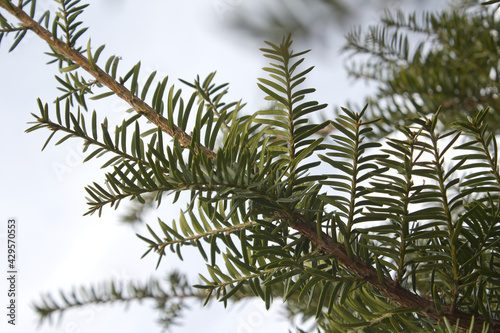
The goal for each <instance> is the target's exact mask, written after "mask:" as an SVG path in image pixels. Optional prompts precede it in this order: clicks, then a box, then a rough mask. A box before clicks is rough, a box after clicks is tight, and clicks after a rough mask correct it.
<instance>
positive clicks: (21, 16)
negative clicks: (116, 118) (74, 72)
mask: <svg viewBox="0 0 500 333" xmlns="http://www.w3.org/2000/svg"><path fill="white" fill-rule="evenodd" d="M7 3H9V4H7ZM0 7H1V8H3V9H5V10H6V11H8V12H9V13H10V14H12V15H14V16H15V17H16V18H17V19H18V20H19V21H21V22H22V24H23V25H24V26H25V27H26V28H28V29H30V30H31V31H33V32H34V33H35V34H37V35H38V36H39V37H40V38H42V39H43V40H44V41H46V42H47V43H48V44H49V45H50V46H52V47H53V48H54V49H55V50H57V52H59V53H61V54H62V55H64V56H65V57H67V58H68V59H71V60H72V61H73V62H75V63H76V64H77V65H79V66H80V67H82V68H83V69H84V70H85V71H87V72H88V73H89V74H91V75H92V76H93V77H95V78H96V80H97V81H99V82H100V83H102V84H103V85H105V86H106V87H108V88H109V89H110V90H111V91H113V92H114V93H115V94H116V95H117V96H118V97H120V98H121V99H123V100H124V101H126V102H127V103H128V104H129V105H130V106H131V107H132V108H134V110H135V111H137V113H139V114H141V115H143V116H144V117H146V118H147V119H148V120H149V121H151V122H152V123H154V124H155V125H157V126H159V127H160V128H161V129H162V131H164V132H166V133H167V134H169V135H170V136H172V137H174V136H177V140H178V141H179V142H180V143H181V144H182V145H183V146H184V147H185V146H188V145H189V144H191V142H192V138H191V136H190V135H189V134H187V133H186V132H184V131H183V130H182V129H181V128H180V127H178V126H176V125H173V127H170V126H169V124H168V121H167V119H166V118H165V117H163V116H162V115H160V114H158V113H157V112H156V111H155V109H153V108H152V107H151V106H149V105H148V104H147V103H146V102H144V101H143V100H142V99H140V98H138V97H137V96H134V95H133V94H132V93H131V92H130V90H129V89H127V88H126V87H125V86H124V85H122V84H120V83H119V82H117V81H116V80H114V79H113V78H112V77H111V76H110V75H109V74H108V73H106V72H105V71H103V70H102V69H101V68H100V67H98V66H97V65H95V64H91V63H90V62H89V60H88V59H87V58H86V57H84V56H83V55H82V54H81V53H80V52H78V51H77V50H75V49H74V48H71V47H69V46H68V45H67V44H66V43H65V42H63V41H61V40H60V39H54V38H53V36H52V34H51V33H50V31H48V30H47V29H45V28H44V27H42V26H41V25H40V24H39V23H38V22H36V21H35V20H33V19H32V18H31V17H30V16H29V15H28V14H26V13H25V12H24V11H23V10H22V9H21V8H19V7H17V6H15V5H13V4H12V3H11V2H10V1H8V0H5V1H0ZM199 147H200V149H201V151H203V152H204V153H205V154H206V155H207V156H208V157H210V158H214V157H215V153H214V152H213V151H212V150H210V149H208V148H207V147H204V146H202V145H200V146H199Z"/></svg>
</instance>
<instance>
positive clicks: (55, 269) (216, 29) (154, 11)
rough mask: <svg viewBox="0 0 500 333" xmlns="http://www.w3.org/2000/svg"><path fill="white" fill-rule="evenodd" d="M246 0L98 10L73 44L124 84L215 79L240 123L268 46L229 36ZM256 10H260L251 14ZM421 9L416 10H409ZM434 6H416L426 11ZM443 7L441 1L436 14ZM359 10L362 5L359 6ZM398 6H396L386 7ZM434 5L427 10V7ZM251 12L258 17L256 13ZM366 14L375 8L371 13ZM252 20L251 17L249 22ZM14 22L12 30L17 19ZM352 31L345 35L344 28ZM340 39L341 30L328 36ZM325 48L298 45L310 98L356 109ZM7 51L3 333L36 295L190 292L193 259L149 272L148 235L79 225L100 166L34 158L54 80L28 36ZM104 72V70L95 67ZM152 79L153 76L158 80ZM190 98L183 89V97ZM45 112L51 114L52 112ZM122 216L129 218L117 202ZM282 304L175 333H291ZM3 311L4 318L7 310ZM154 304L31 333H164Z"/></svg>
mask: <svg viewBox="0 0 500 333" xmlns="http://www.w3.org/2000/svg"><path fill="white" fill-rule="evenodd" d="M38 3H39V6H40V7H41V8H53V6H54V5H53V2H52V1H49V0H45V1H43V0H41V1H40V0H39V1H38ZM250 3H251V2H250V1H247V0H203V1H202V0H190V1H161V2H160V1H153V0H143V1H131V0H101V1H94V2H93V3H92V5H91V6H90V7H89V8H88V9H87V10H86V12H85V14H84V15H83V18H84V20H85V22H84V24H85V26H89V27H90V29H89V32H88V33H87V34H85V35H84V36H83V37H82V38H81V43H85V42H86V41H87V38H89V37H92V45H93V46H94V47H97V46H98V45H101V44H106V49H105V51H104V53H103V54H102V55H101V61H102V63H104V60H105V59H107V57H109V56H110V55H112V54H116V55H120V56H122V57H123V61H122V62H121V67H120V68H121V71H122V73H123V72H125V71H128V69H129V68H131V67H132V66H133V65H134V64H135V63H136V62H138V61H139V60H140V61H141V63H142V66H141V73H142V75H143V76H144V77H147V75H148V74H149V73H151V72H152V71H154V70H157V71H158V74H160V76H164V75H168V76H169V77H170V80H169V83H170V84H171V83H175V84H176V86H181V85H182V84H181V83H180V82H178V81H177V78H182V79H185V80H187V81H192V80H193V79H194V78H195V76H196V75H197V74H199V75H200V77H202V78H203V77H205V76H206V75H207V74H208V73H210V72H212V71H214V70H217V75H216V79H215V80H216V82H218V83H224V82H229V83H230V94H229V96H228V98H231V99H227V101H232V100H239V99H240V98H243V100H244V101H245V102H248V105H247V107H246V108H245V112H252V110H256V109H257V108H259V107H262V106H265V105H266V104H265V102H264V101H262V97H263V95H262V94H261V92H260V91H259V89H258V87H257V85H256V79H257V77H259V76H262V75H264V74H263V72H262V70H261V68H262V67H264V66H265V65H266V60H265V58H263V57H262V56H261V54H260V51H258V49H259V48H260V47H263V46H265V44H264V43H263V42H262V41H261V40H260V39H258V38H252V37H250V36H249V35H247V34H244V33H242V32H241V31H236V30H235V29H234V27H233V26H232V25H230V24H229V19H230V17H231V15H234V14H235V13H236V11H237V10H239V9H241V8H240V6H249V5H250ZM257 3H258V2H257ZM417 3H418V1H417ZM430 3H431V2H425V1H424V2H422V3H421V4H420V5H422V4H426V5H428V6H430ZM443 3H445V1H439V5H443ZM356 4H357V5H358V7H359V5H360V4H366V1H357V2H355V4H354V5H355V6H356ZM391 4H392V5H391V6H396V5H397V2H391ZM436 5H438V4H437V2H434V3H433V4H432V6H436ZM256 6H257V5H256ZM369 8H371V7H369ZM251 14H252V12H249V15H251ZM381 14H382V9H373V8H372V9H369V10H366V13H364V14H363V16H362V17H363V20H362V21H359V20H360V17H359V16H358V18H357V19H356V20H358V21H356V20H354V19H353V23H361V22H362V23H363V24H364V25H365V24H367V23H369V22H372V23H373V22H374V21H376V19H377V18H378V17H380V15H381ZM11 22H15V20H14V19H12V20H11ZM349 25H351V24H349ZM335 29H337V30H335ZM323 32H324V36H326V37H327V38H324V39H311V40H302V42H301V43H300V45H295V50H296V51H301V50H303V49H308V48H311V49H312V51H311V53H310V54H309V55H308V56H307V57H306V65H307V66H310V65H315V66H316V68H315V70H314V71H313V72H312V73H311V74H310V75H309V79H308V81H307V82H308V84H309V86H311V87H316V88H317V89H318V91H317V93H316V94H315V95H314V98H315V99H317V100H318V101H320V102H321V103H323V102H326V103H328V104H329V105H330V106H329V108H328V112H331V111H332V110H333V107H334V106H343V105H346V101H348V100H349V101H353V102H357V103H358V104H362V103H363V96H365V95H366V94H367V92H369V91H370V88H369V87H367V86H366V85H365V84H363V83H357V84H354V83H353V81H352V80H351V79H347V78H346V74H345V71H344V70H343V67H342V57H341V56H340V54H339V49H340V47H341V46H342V43H343V37H342V36H343V32H342V31H339V30H338V26H335V25H331V26H326V27H325V30H324V31H323ZM8 47H10V46H9V43H8V40H7V41H4V45H2V46H1V47H0V120H1V124H2V127H1V128H2V130H1V131H0V142H1V144H0V152H1V156H2V162H1V164H0V175H1V176H0V189H1V191H0V202H1V205H0V219H1V221H2V223H1V226H2V227H1V229H0V249H1V251H0V268H1V271H2V272H5V271H6V263H7V260H6V259H7V258H6V257H7V255H6V251H5V247H6V246H5V240H6V230H7V229H6V222H7V219H8V218H10V217H14V218H16V219H17V220H18V263H17V264H18V267H19V274H18V284H17V289H18V298H17V305H18V310H17V325H16V327H15V328H13V327H12V326H11V325H7V324H6V321H7V319H6V316H5V314H6V313H7V310H6V309H5V307H6V304H7V303H6V302H7V295H6V294H7V293H6V289H7V283H6V282H7V281H6V278H3V275H0V276H2V277H1V278H0V308H1V309H2V310H0V318H1V319H0V332H35V331H36V326H37V320H38V319H37V316H36V314H35V313H34V311H32V309H31V304H32V302H33V301H39V300H40V295H41V294H45V293H49V292H50V293H52V294H54V295H56V296H57V293H58V292H59V290H63V291H66V292H68V291H70V290H71V289H72V288H75V287H76V288H78V287H79V286H89V285H90V284H93V285H96V284H98V283H101V282H103V281H107V280H109V279H115V280H134V281H146V280H147V279H148V278H149V277H151V276H156V277H162V276H164V274H165V272H168V271H171V270H172V269H176V268H177V269H180V270H181V271H183V272H187V273H188V275H189V276H190V278H191V281H192V282H193V283H195V282H197V280H196V277H197V273H198V272H199V271H200V272H204V269H203V268H202V267H203V265H204V264H203V262H202V261H201V260H200V259H199V258H198V256H197V255H196V254H197V252H192V251H185V252H184V257H185V261H184V262H180V261H179V260H178V259H177V257H176V256H174V255H172V256H169V257H167V258H164V259H163V261H162V264H161V265H160V268H159V269H158V270H157V271H154V267H155V265H156V260H157V256H156V255H155V254H150V255H148V256H146V258H144V259H142V260H140V256H141V255H142V254H143V253H144V251H145V250H146V248H147V247H146V244H145V243H144V242H143V241H141V240H139V239H138V238H137V237H136V236H135V233H136V232H137V233H140V234H143V235H147V232H146V231H145V230H144V228H143V227H137V228H135V229H134V228H132V227H130V226H126V225H124V224H123V223H120V222H119V215H120V214H121V213H123V212H124V211H123V210H122V209H119V210H118V211H115V210H113V209H110V208H109V207H106V208H105V209H104V211H103V212H104V213H103V215H102V217H101V218H99V217H98V216H96V215H92V216H87V217H83V216H82V215H83V213H85V212H86V209H87V208H86V200H85V191H84V187H85V186H86V185H88V184H90V183H92V182H94V181H96V182H98V183H101V184H102V181H103V171H102V170H100V169H99V167H100V165H101V164H102V162H103V160H98V161H94V160H93V161H92V162H89V163H86V164H85V165H84V164H83V163H82V161H83V159H84V158H85V157H84V156H85V155H82V154H81V149H82V142H81V141H78V140H69V141H66V142H65V143H64V144H63V145H61V146H57V147H54V145H53V143H55V142H56V141H55V140H54V141H52V142H51V144H49V146H48V147H47V148H46V149H45V151H43V152H41V151H40V149H41V147H42V145H43V143H44V142H45V139H46V138H47V136H48V135H49V132H48V131H47V130H39V131H36V132H34V133H31V134H25V133H24V131H25V130H26V129H27V128H28V125H27V122H30V121H32V120H33V118H32V116H31V115H30V113H31V112H33V113H38V107H37V104H36V98H38V97H40V98H41V99H42V101H43V102H44V103H45V102H47V103H49V105H50V103H51V102H52V101H53V100H54V99H55V97H56V96H57V90H56V88H55V87H56V81H55V79H54V78H53V77H54V75H55V74H57V69H56V67H55V66H54V65H52V66H47V65H46V62H47V61H48V60H49V57H48V56H46V55H44V54H43V52H46V51H48V48H47V47H46V46H45V45H44V44H43V43H42V42H41V41H40V40H39V39H38V38H37V37H35V36H33V35H28V36H27V37H26V38H25V40H24V41H23V42H22V43H21V45H19V46H18V48H17V49H16V50H15V51H14V52H13V53H11V54H8V53H7V50H8ZM102 63H101V64H102ZM158 77H159V75H157V78H158ZM183 90H184V91H186V92H187V94H186V95H184V96H185V97H186V96H189V95H188V94H190V93H191V92H190V90H189V88H188V87H183ZM89 106H90V108H91V109H92V108H94V107H95V108H96V110H97V112H98V115H100V119H102V118H103V117H104V116H107V117H108V118H110V119H115V120H119V119H121V118H122V117H123V116H124V115H125V114H124V113H123V110H124V103H122V102H120V101H117V100H113V99H112V98H110V99H108V100H106V101H104V102H102V103H100V104H95V105H94V104H89ZM52 109H53V108H52ZM121 206H126V204H125V202H123V203H122V204H121ZM178 214H179V210H178V208H177V207H175V208H174V207H172V206H169V205H168V203H167V201H165V203H164V204H163V205H162V207H161V208H160V210H159V211H156V212H153V213H152V214H149V215H148V218H149V217H151V219H150V220H148V221H147V222H148V223H149V224H151V225H152V226H154V227H156V225H157V223H156V217H157V216H159V217H161V218H162V219H163V220H164V221H166V222H169V221H170V220H171V219H173V218H177V216H178ZM279 303H280V302H279V301H276V302H275V304H274V305H273V307H272V310H271V311H269V312H266V311H265V309H264V306H263V304H262V302H260V301H258V300H252V301H249V302H246V303H241V304H237V305H236V306H234V307H231V309H227V310H225V309H224V308H223V306H222V305H220V304H217V303H216V302H212V303H211V305H209V306H208V307H207V308H201V307H200V305H199V304H196V303H194V304H193V305H192V307H191V310H190V311H186V312H185V313H184V318H183V319H182V320H181V323H182V325H181V326H179V327H175V328H174V329H173V330H172V332H175V333H186V332H198V331H203V332H208V333H209V332H237V333H253V332H259V333H269V332H273V333H274V332H287V329H288V328H289V326H288V323H287V322H286V320H285V319H284V317H283V316H282V315H281V313H280V312H281V311H282V309H281V308H280V304H279ZM4 304H5V306H4ZM152 305H153V304H152V303H149V302H147V301H146V302H144V303H143V304H137V303H131V304H129V306H128V307H127V308H126V307H125V306H124V305H123V304H115V305H113V306H90V307H87V308H81V309H77V310H74V311H68V312H67V313H66V314H65V315H64V317H63V319H62V321H60V322H59V324H57V325H56V324H54V325H47V324H44V325H42V326H40V327H39V330H38V331H39V332H42V333H45V332H55V333H76V332H123V333H131V332H160V331H161V328H160V327H159V326H158V325H157V324H156V322H155V321H156V319H157V315H158V313H157V312H156V311H155V310H154V309H153V307H152Z"/></svg>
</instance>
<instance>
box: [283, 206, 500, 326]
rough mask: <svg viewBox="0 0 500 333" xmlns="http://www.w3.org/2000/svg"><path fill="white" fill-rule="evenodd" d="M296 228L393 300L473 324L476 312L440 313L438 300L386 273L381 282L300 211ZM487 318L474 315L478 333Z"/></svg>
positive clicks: (446, 309)
mask: <svg viewBox="0 0 500 333" xmlns="http://www.w3.org/2000/svg"><path fill="white" fill-rule="evenodd" d="M294 220H295V221H294V223H295V224H294V225H293V226H292V228H293V229H295V230H297V231H298V232H300V233H301V234H303V235H304V236H306V237H307V238H309V240H311V242H313V243H314V244H315V245H316V247H317V249H318V250H319V251H322V252H324V253H328V254H331V255H332V256H334V257H335V258H337V260H338V261H339V262H340V263H341V264H342V265H343V266H344V267H345V268H346V269H347V270H348V271H350V272H352V273H354V274H357V275H358V276H360V277H362V278H363V279H364V280H365V281H366V282H367V283H369V284H370V285H372V286H373V287H375V288H376V289H377V290H379V291H380V292H381V293H382V294H384V295H385V296H387V297H388V298H389V299H390V300H391V301H393V302H395V303H397V304H399V305H400V306H402V307H406V308H419V309H420V311H419V313H420V314H422V315H424V316H426V317H428V318H431V319H433V320H435V321H437V322H439V321H442V320H443V317H446V318H447V319H448V320H449V321H450V323H452V324H454V323H456V322H457V320H458V322H459V324H458V326H459V329H460V330H462V331H466V330H468V329H469V327H470V326H471V324H472V316H473V315H472V314H470V313H466V312H463V311H459V310H455V309H452V308H451V307H450V306H446V305H442V306H441V313H440V312H438V310H437V309H436V306H435V305H434V302H432V301H431V300H428V299H426V298H423V297H421V296H419V295H417V294H415V293H413V292H411V291H409V290H407V289H404V288H402V287H401V286H400V285H399V284H398V283H396V282H395V281H394V280H393V279H391V278H390V277H388V276H386V277H385V279H384V281H382V282H381V281H380V279H379V277H378V274H377V270H376V269H375V268H373V267H372V266H370V265H367V264H366V263H365V262H364V261H362V260H361V259H360V258H359V257H357V256H355V257H354V259H350V258H349V256H348V254H347V251H346V249H345V247H344V245H343V244H340V243H335V242H334V241H333V240H332V238H331V237H330V236H328V235H327V234H326V233H324V232H321V237H318V233H317V229H316V225H315V224H312V223H308V222H307V221H306V220H305V219H304V217H303V216H302V215H300V214H297V213H296V214H295V216H294ZM484 322H485V319H484V318H483V317H481V316H480V315H474V332H481V331H482V327H483V323H484ZM489 325H490V329H489V331H488V332H491V333H493V332H500V321H498V320H495V319H491V320H490V322H489Z"/></svg>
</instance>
